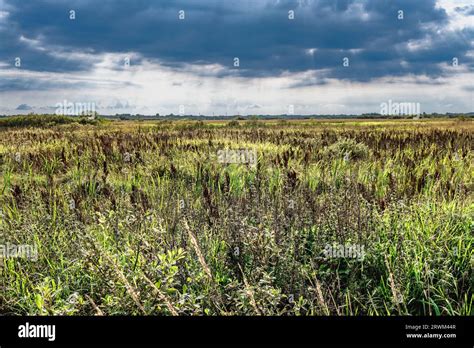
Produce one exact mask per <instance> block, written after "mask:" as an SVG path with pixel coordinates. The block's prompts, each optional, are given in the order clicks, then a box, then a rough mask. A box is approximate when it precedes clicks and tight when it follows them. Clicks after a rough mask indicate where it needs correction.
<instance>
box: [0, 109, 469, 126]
mask: <svg viewBox="0 0 474 348" xmlns="http://www.w3.org/2000/svg"><path fill="white" fill-rule="evenodd" d="M31 116H34V117H35V120H34V121H33V122H43V121H44V122H51V121H53V122H55V123H59V124H61V123H71V122H78V119H79V120H80V121H79V122H85V123H90V122H92V123H94V122H96V120H91V119H90V118H86V117H84V116H58V115H36V114H29V115H21V116H7V115H0V126H2V125H5V124H4V123H3V122H4V121H6V122H7V123H12V122H13V123H18V122H20V123H21V122H27V123H29V122H31ZM14 117H16V118H18V120H12V118H14ZM414 117H417V116H406V115H381V114H378V113H369V114H361V115H346V114H339V115H285V114H283V115H249V116H241V115H232V116H223V115H220V116H206V115H174V114H171V115H141V114H135V115H132V114H116V115H101V116H98V117H97V118H96V119H109V120H215V121H218V120H225V121H228V120H242V121H244V120H301V119H306V120H307V119H352V118H356V119H392V120H393V119H400V120H402V119H412V118H414ZM418 117H419V118H473V117H474V112H469V113H445V114H438V113H432V114H425V113H424V114H421V115H420V116H418ZM1 118H5V119H4V120H2V119H1ZM7 120H8V121H7Z"/></svg>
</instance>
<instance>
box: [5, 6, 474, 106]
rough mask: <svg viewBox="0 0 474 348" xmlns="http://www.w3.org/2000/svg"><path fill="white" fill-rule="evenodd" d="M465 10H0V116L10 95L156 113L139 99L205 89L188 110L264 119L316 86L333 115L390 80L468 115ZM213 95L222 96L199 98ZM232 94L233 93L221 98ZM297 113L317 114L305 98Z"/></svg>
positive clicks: (469, 10)
mask: <svg viewBox="0 0 474 348" xmlns="http://www.w3.org/2000/svg"><path fill="white" fill-rule="evenodd" d="M71 10H72V11H74V13H73V14H74V17H75V18H74V19H71V18H70V17H71V14H72V12H70V11H71ZM473 10H474V6H472V5H470V4H469V1H464V2H463V1H450V2H449V4H448V3H447V2H444V1H438V2H436V1H435V0H420V1H411V0H397V1H393V0H299V1H296V0H244V1H242V0H239V1H237V0H226V1H222V0H196V1H190V0H176V1H159V2H158V1H151V0H149V1H148V0H136V1H117V0H103V1H100V2H98V1H92V0H72V1H53V0H38V1H13V0H0V43H1V44H0V45H1V46H0V76H1V80H0V107H3V108H4V109H8V107H12V105H6V104H8V103H7V102H6V101H4V100H3V98H2V96H10V97H11V96H12V95H13V94H14V96H15V97H18V98H13V100H19V101H21V103H20V104H28V105H32V104H37V103H38V102H39V95H42V97H41V98H45V97H46V99H49V100H51V101H54V98H52V97H49V98H48V97H47V95H45V94H44V92H45V91H47V90H51V91H57V90H62V91H63V92H64V93H63V94H64V95H65V96H68V95H69V97H72V98H78V97H80V96H81V94H82V97H84V98H97V96H98V94H100V93H98V92H99V90H100V91H104V89H105V90H107V91H108V92H109V93H104V94H105V95H107V94H108V95H110V96H113V97H112V98H109V100H106V99H101V100H100V101H98V102H100V103H103V104H104V105H108V106H107V107H105V108H106V109H108V110H116V109H117V108H112V107H111V106H113V105H121V106H124V105H127V106H130V105H136V106H138V107H141V108H144V109H149V110H150V111H151V110H153V111H156V112H158V109H159V110H162V111H164V110H166V109H167V108H166V107H165V106H164V105H165V104H166V101H164V100H160V105H157V104H156V103H155V102H154V101H153V100H149V101H147V100H148V99H150V97H147V96H146V95H149V94H150V91H148V90H147V89H149V88H152V89H154V90H155V92H156V89H158V88H160V89H162V91H161V92H162V94H167V92H166V91H164V89H170V88H171V89H172V90H175V91H176V93H177V94H178V97H176V93H175V94H174V95H170V96H169V100H170V102H169V103H171V104H173V103H174V102H175V101H176V102H178V100H177V99H180V102H181V103H184V104H187V105H191V104H193V102H192V101H190V100H188V98H192V95H193V94H194V92H193V89H194V91H196V89H199V88H204V87H205V88H206V90H205V91H202V92H204V94H203V97H202V99H205V100H204V101H203V100H200V101H195V104H196V105H197V104H199V103H201V104H202V103H204V102H205V104H206V105H208V106H206V107H205V108H204V109H206V110H207V109H209V108H211V109H212V106H210V105H212V104H213V103H215V104H222V105H227V107H228V106H229V104H228V103H229V99H233V100H234V101H233V102H231V103H230V105H231V106H232V105H234V104H238V105H241V106H242V105H244V106H245V105H246V106H247V107H248V109H249V110H253V112H255V108H254V107H251V106H252V105H253V106H255V105H260V106H261V108H260V109H262V110H263V111H262V112H263V113H265V111H266V110H267V111H269V110H270V108H269V104H270V103H271V98H268V96H269V95H273V96H274V98H275V103H277V102H279V100H281V99H282V97H281V96H285V97H288V96H290V97H291V96H292V95H293V94H295V95H296V94H297V93H298V92H300V93H301V94H311V93H308V89H312V90H313V91H314V92H321V91H324V88H326V90H331V91H333V92H332V93H334V96H333V97H334V98H333V99H334V100H335V102H336V103H335V104H339V105H343V104H344V107H335V108H334V109H333V110H334V113H337V112H341V110H344V108H350V107H351V105H350V104H347V103H346V102H344V103H343V102H342V101H343V100H347V99H350V98H348V96H347V95H345V93H346V92H347V90H348V88H351V86H357V87H358V88H362V89H364V88H366V89H367V91H369V90H372V89H373V88H374V87H375V86H379V87H380V86H381V85H383V86H384V90H385V91H386V95H387V97H391V96H393V97H397V96H398V95H399V92H398V89H399V86H400V85H399V84H398V85H397V84H396V83H393V82H394V81H399V80H400V79H402V80H403V81H404V83H406V84H408V85H410V86H411V87H410V88H412V93H409V94H411V95H418V94H419V93H418V91H419V90H420V88H425V87H424V86H430V90H431V91H434V90H438V91H439V93H442V92H441V91H443V90H445V91H447V92H448V94H449V93H452V94H453V96H454V94H455V90H456V88H457V90H458V92H459V100H458V101H457V102H454V103H451V102H450V103H448V104H453V107H452V109H453V111H461V110H454V109H456V108H457V109H463V110H462V111H472V109H474V108H473V107H472V89H470V85H472V83H471V84H470V83H469V82H468V81H469V77H472V74H473V71H474V59H473V57H474V25H473V24H472V20H473V18H474V16H473V13H474V11H473ZM180 11H183V12H180ZM293 15H294V17H293ZM180 17H181V18H180ZM183 17H184V18H183ZM16 58H20V59H21V62H20V63H21V65H20V66H15V63H16V62H17V61H16V60H15V59H16ZM235 58H238V63H239V66H235V62H236V59H235ZM128 61H129V62H130V66H128V65H127V64H126V63H128ZM147 76H155V77H156V78H167V79H170V80H168V81H155V82H154V83H153V82H151V81H149V80H147ZM251 83H254V84H255V83H258V84H260V85H266V86H267V87H266V88H267V90H266V91H261V93H259V96H258V97H257V96H252V95H246V94H245V93H242V92H243V91H240V89H241V88H244V89H245V87H244V86H246V85H248V84H251ZM457 84H460V85H459V86H457V87H456V85H457ZM222 85H227V86H229V91H230V94H229V95H224V94H222V92H220V93H217V94H220V96H219V95H216V94H214V96H211V95H210V94H211V93H212V92H213V91H214V92H215V91H216V86H222ZM337 86H339V92H338V90H337V88H336V87H337ZM420 86H423V87H420ZM443 86H444V87H443ZM443 88H444V89H443ZM232 89H237V90H239V93H234V94H235V96H232V94H233V93H232ZM51 93H53V92H51ZM205 93H208V94H209V95H208V96H207V97H206V96H205V95H206V94H205ZM198 94H199V93H198ZM237 95H238V96H237ZM279 95H280V97H279ZM338 95H339V99H340V100H341V103H337V96H338ZM21 96H23V97H24V98H30V100H26V99H22V98H21ZM35 96H36V97H35ZM216 98H217V99H216ZM258 98H260V99H258ZM366 98H368V96H366ZM418 98H420V99H423V100H422V102H424V103H425V104H426V106H427V108H426V109H429V108H435V107H438V108H440V105H437V106H436V105H435V103H434V102H433V96H422V95H418ZM9 99H10V98H9ZM284 99H288V98H284ZM290 99H291V98H290ZM134 100H135V101H136V103H135V102H134ZM172 100H173V101H172ZM425 100H426V101H425ZM429 100H430V101H429ZM263 101H265V103H263ZM290 101H291V100H290ZM117 102H119V104H117ZM140 103H146V104H140ZM298 103H304V105H301V108H303V106H308V107H309V110H308V113H318V110H316V109H317V107H316V106H315V107H311V105H317V104H318V103H315V102H314V100H311V99H308V100H307V101H304V100H300V98H298ZM20 104H18V105H20ZM371 105H372V102H368V103H367V105H366V111H370V108H372V106H371ZM443 105H445V104H443ZM42 106H43V107H45V106H46V105H42ZM170 107H171V106H170ZM175 108H176V106H173V108H172V109H175ZM315 108H316V109H315ZM466 108H467V109H468V110H464V109H466ZM119 109H120V108H119ZM123 109H126V108H123ZM215 109H216V110H217V112H219V113H220V112H222V109H219V108H215ZM329 109H331V108H329ZM362 109H364V108H361V110H362ZM441 109H442V108H441ZM448 109H449V108H448ZM190 110H194V112H195V113H196V112H197V110H198V108H197V107H194V108H193V107H191V108H190ZM364 110H365V109H364ZM373 111H376V110H373ZM440 111H441V110H440ZM0 112H2V111H1V109H0ZM346 112H347V113H349V112H350V111H349V110H347V111H346ZM282 113H284V112H282Z"/></svg>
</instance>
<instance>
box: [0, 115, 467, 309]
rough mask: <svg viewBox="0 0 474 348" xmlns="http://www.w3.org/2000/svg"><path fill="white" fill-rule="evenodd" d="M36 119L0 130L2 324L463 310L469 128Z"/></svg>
mask: <svg viewBox="0 0 474 348" xmlns="http://www.w3.org/2000/svg"><path fill="white" fill-rule="evenodd" d="M41 124H43V125H44V123H41ZM41 124H40V123H34V124H30V125H29V124H28V122H23V123H21V124H20V125H16V126H15V124H14V122H13V123H12V122H10V123H4V124H2V123H0V175H1V179H0V190H1V195H0V209H1V214H0V243H4V244H5V245H6V244H7V243H9V245H10V247H11V245H15V246H20V245H28V246H31V248H34V249H35V252H36V253H37V254H36V255H37V259H36V258H34V259H33V258H32V257H29V258H26V257H3V258H0V272H1V276H0V314H35V315H46V314H49V315H116V314H132V315H135V314H136V315H141V314H145V315H397V314H400V315H405V314H410V315H424V314H425V315H472V314H473V312H474V308H473V291H472V290H473V271H472V269H473V242H474V232H473V230H474V221H473V220H474V199H473V198H474V196H473V189H474V182H473V178H474V161H473V159H474V155H473V151H472V150H473V146H474V122H473V121H471V120H456V119H451V120H391V121H389V120H387V121H382V120H372V121H358V120H346V121H330V120H324V121H314V120H301V121H265V122H263V121H257V120H253V121H231V122H228V121H227V122H224V121H220V122H218V121H216V122H194V121H192V122H191V121H173V122H171V121H144V122H138V121H137V122H135V121H133V122H132V121H123V122H119V121H114V122H110V121H104V122H82V124H80V123H75V122H63V121H61V122H57V123H55V122H51V123H49V124H48V125H47V126H41ZM223 152H224V153H225V155H222V153H223ZM229 154H230V155H229ZM228 155H229V156H228ZM229 162H236V163H229ZM5 250H6V249H5ZM17 256H18V255H17ZM20 256H21V255H20Z"/></svg>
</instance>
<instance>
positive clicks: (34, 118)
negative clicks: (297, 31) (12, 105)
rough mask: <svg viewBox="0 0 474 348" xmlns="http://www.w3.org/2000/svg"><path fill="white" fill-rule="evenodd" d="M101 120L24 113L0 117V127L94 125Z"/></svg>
mask: <svg viewBox="0 0 474 348" xmlns="http://www.w3.org/2000/svg"><path fill="white" fill-rule="evenodd" d="M100 122H103V120H100V119H95V118H94V119H92V118H91V119H90V118H88V117H83V116H81V117H72V116H62V115H26V116H13V117H4V118H0V127H40V128H48V127H52V126H56V125H63V124H82V125H86V124H90V125H96V124H99V123H100Z"/></svg>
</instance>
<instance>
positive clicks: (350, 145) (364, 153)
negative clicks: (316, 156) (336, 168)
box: [322, 139, 370, 159]
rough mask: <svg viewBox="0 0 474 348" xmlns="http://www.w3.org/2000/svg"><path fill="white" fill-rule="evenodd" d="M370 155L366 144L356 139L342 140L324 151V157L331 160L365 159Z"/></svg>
mask: <svg viewBox="0 0 474 348" xmlns="http://www.w3.org/2000/svg"><path fill="white" fill-rule="evenodd" d="M369 154H370V150H369V148H368V147H367V145H365V144H364V143H358V142H357V141H355V140H354V139H341V140H338V141H336V142H335V143H334V144H332V145H330V146H327V147H325V148H324V149H323V151H322V155H323V156H324V157H329V158H345V159H349V158H350V159H364V158H367V157H368V156H369Z"/></svg>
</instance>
